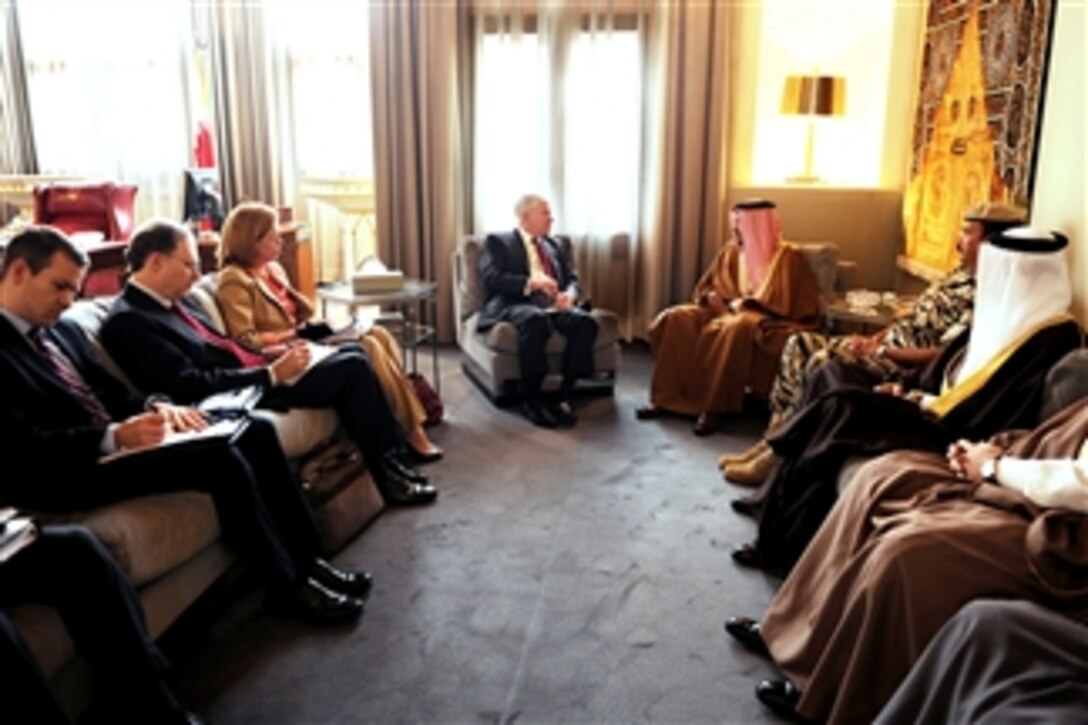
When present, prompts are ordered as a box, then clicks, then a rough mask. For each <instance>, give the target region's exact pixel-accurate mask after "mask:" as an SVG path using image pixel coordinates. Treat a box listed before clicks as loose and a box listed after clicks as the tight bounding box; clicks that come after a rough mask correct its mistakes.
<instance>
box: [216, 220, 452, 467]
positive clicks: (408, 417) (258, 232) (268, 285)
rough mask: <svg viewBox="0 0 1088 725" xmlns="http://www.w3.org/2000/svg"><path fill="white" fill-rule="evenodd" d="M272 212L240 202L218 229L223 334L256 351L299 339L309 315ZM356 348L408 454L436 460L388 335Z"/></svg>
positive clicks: (376, 331)
mask: <svg viewBox="0 0 1088 725" xmlns="http://www.w3.org/2000/svg"><path fill="white" fill-rule="evenodd" d="M276 223H277V214H276V210H275V209H273V208H272V207H270V206H268V205H267V204H260V203H256V202H245V203H242V204H239V205H238V206H237V207H235V208H234V210H233V211H231V213H230V215H229V216H228V217H227V220H226V222H225V223H224V225H223V241H222V246H221V248H220V253H221V255H222V270H221V271H220V273H219V285H218V293H217V295H218V298H219V306H220V308H221V309H222V312H223V320H224V322H225V324H226V327H227V332H228V334H230V335H231V337H234V338H235V339H237V340H238V341H239V342H241V343H242V344H244V345H246V346H248V347H250V348H253V349H254V350H261V351H262V352H268V351H270V350H272V351H274V350H275V349H276V348H277V347H282V346H285V345H288V344H290V343H291V342H292V341H294V340H297V339H299V326H300V324H301V323H303V322H307V321H309V320H310V318H311V317H312V316H313V313H314V305H313V302H311V301H310V300H308V299H306V297H305V296H303V295H302V294H301V293H300V292H299V291H298V290H296V289H295V288H294V287H292V286H291V283H290V281H289V280H288V279H287V273H286V272H285V271H284V269H283V267H282V266H280V263H279V262H278V261H277V260H278V259H279V256H280V251H281V250H282V248H283V242H282V241H281V240H280V235H279V232H278V230H277V228H276ZM359 344H360V345H362V347H363V349H364V350H366V353H367V356H368V357H369V358H370V364H371V365H372V366H373V368H374V373H375V375H377V377H378V381H379V382H380V383H381V386H382V390H383V391H384V392H385V397H386V399H387V400H388V401H389V405H390V407H392V409H393V413H394V414H395V415H396V417H397V420H398V421H400V424H401V425H402V426H403V427H404V431H405V435H406V439H407V441H408V446H409V448H410V449H411V453H412V454H413V456H414V457H415V458H416V460H417V461H419V462H424V463H425V462H429V461H436V460H438V459H439V458H441V457H442V449H440V448H439V447H438V446H436V445H435V444H434V443H432V442H431V441H430V440H429V439H428V438H427V434H426V432H424V430H423V421H424V420H425V419H426V413H425V412H424V410H423V405H422V404H421V403H420V402H419V398H418V397H417V396H416V393H415V388H414V387H413V386H412V382H411V381H410V380H409V379H408V377H407V375H405V373H404V366H403V363H402V360H401V354H400V350H399V348H398V346H397V343H396V340H395V339H394V338H393V335H392V334H391V333H390V332H389V331H388V330H386V329H385V328H382V327H379V326H374V327H372V328H371V329H370V330H368V331H367V332H366V334H364V335H361V336H360V339H359Z"/></svg>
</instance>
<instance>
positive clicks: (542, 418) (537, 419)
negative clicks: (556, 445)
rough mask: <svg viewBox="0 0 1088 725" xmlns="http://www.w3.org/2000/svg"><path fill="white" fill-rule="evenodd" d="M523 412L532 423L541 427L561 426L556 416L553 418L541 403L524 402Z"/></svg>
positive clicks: (522, 405)
mask: <svg viewBox="0 0 1088 725" xmlns="http://www.w3.org/2000/svg"><path fill="white" fill-rule="evenodd" d="M521 414H522V415H524V416H525V417H526V419H528V421H529V422H530V423H532V424H533V425H535V426H539V427H541V428H557V427H558V426H559V424H558V423H557V422H556V420H555V418H553V417H552V416H551V414H550V413H549V412H548V411H547V410H545V409H544V408H541V407H540V406H539V405H532V404H531V403H522V404H521Z"/></svg>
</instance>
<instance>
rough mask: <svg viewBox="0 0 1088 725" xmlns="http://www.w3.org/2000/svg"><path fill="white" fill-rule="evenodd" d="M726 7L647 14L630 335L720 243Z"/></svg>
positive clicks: (678, 297)
mask: <svg viewBox="0 0 1088 725" xmlns="http://www.w3.org/2000/svg"><path fill="white" fill-rule="evenodd" d="M731 5H732V3H724V2H668V1H664V2H660V3H658V4H657V5H656V7H655V11H654V14H653V17H652V19H651V29H650V33H649V34H648V37H647V42H648V46H647V55H648V58H649V60H650V64H651V68H650V74H649V79H648V81H649V82H648V83H647V88H646V93H647V97H646V107H647V108H648V109H650V111H649V112H650V113H651V114H652V116H653V120H652V122H651V123H650V124H649V126H648V131H647V136H646V143H645V151H644V153H645V154H646V165H645V168H644V172H643V175H642V183H643V195H644V198H645V200H646V202H647V203H646V204H645V206H644V207H643V209H644V214H643V217H642V219H641V223H640V229H639V236H638V238H637V239H636V240H635V243H634V249H633V250H632V252H633V253H632V257H633V274H634V284H631V285H630V286H629V287H628V299H627V304H628V307H627V311H628V315H627V319H628V322H629V324H630V325H631V329H632V330H633V331H634V333H635V334H636V335H643V334H645V331H646V329H647V327H648V326H649V324H650V322H651V321H652V320H653V318H654V316H655V315H656V314H657V312H658V311H660V310H661V309H662V308H664V307H666V306H668V305H671V304H675V303H677V302H679V301H682V300H685V299H687V298H688V297H689V295H690V294H691V290H692V288H693V287H694V285H695V282H696V280H697V279H698V277H699V275H700V274H701V272H702V270H703V268H704V267H705V266H706V265H707V264H708V263H709V262H710V259H711V258H712V257H713V256H714V254H715V253H716V252H717V251H718V249H719V248H720V246H721V244H722V242H723V241H724V240H723V235H724V233H725V230H726V228H727V224H726V221H727V216H726V215H725V213H724V209H723V205H724V200H725V196H726V189H727V184H728V179H727V177H726V144H725V139H726V138H727V136H726V134H727V131H728V129H727V121H728V118H729V115H728V112H727V110H728V103H729V46H728V35H729V17H730V14H731V13H732V9H731Z"/></svg>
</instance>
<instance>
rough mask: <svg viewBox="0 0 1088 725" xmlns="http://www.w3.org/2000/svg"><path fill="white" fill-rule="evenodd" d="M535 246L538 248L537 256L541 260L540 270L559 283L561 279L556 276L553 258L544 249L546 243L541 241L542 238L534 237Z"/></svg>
mask: <svg viewBox="0 0 1088 725" xmlns="http://www.w3.org/2000/svg"><path fill="white" fill-rule="evenodd" d="M533 244H534V245H535V246H536V256H537V257H539V258H540V268H541V269H542V270H544V274H546V275H548V276H549V277H551V278H552V279H554V280H556V281H557V282H558V281H559V278H558V277H556V276H555V265H553V264H552V256H551V255H550V254H548V250H547V249H545V248H544V243H543V242H541V241H540V237H533Z"/></svg>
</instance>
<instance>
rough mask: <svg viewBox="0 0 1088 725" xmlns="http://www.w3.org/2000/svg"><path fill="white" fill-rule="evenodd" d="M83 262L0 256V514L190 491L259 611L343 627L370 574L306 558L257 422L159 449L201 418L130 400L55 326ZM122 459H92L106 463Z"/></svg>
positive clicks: (81, 343) (285, 473)
mask: <svg viewBox="0 0 1088 725" xmlns="http://www.w3.org/2000/svg"><path fill="white" fill-rule="evenodd" d="M86 267H87V259H86V257H85V256H84V255H83V253H82V252H81V251H80V250H79V249H77V248H76V247H75V246H74V245H73V244H72V242H71V241H69V239H68V238H67V237H65V236H64V235H63V234H62V233H61V232H59V231H57V230H56V229H52V228H51V227H31V228H30V229H28V230H27V231H25V232H23V233H21V234H19V235H18V236H16V237H15V238H14V239H13V240H12V241H11V243H10V244H9V245H8V248H7V252H6V254H5V259H4V266H3V271H2V272H0V391H3V394H2V396H0V440H3V441H4V446H5V453H6V459H7V460H6V464H7V469H6V470H5V472H4V476H3V477H2V478H0V497H2V498H3V499H4V500H5V502H6V503H9V504H12V505H15V506H19V507H22V508H26V509H30V510H35V511H41V512H51V513H70V512H74V511H85V510H88V509H92V508H97V507H100V506H105V505H107V504H110V503H114V502H117V501H120V500H123V499H128V498H133V497H136V496H145V495H149V494H154V493H165V492H169V491H180V490H199V491H205V492H207V493H209V494H210V495H211V496H212V498H213V499H214V502H215V506H216V511H217V512H218V514H219V520H220V524H221V525H222V528H223V534H224V536H225V537H226V538H227V539H228V540H229V541H231V542H232V543H233V544H234V545H235V546H237V547H238V548H239V549H240V550H241V551H242V552H243V554H244V555H246V556H247V557H248V558H249V559H250V560H251V561H252V562H254V563H255V564H257V565H258V566H260V567H261V568H262V569H263V571H264V573H265V579H266V581H267V582H268V585H269V588H270V590H271V594H272V598H271V600H270V604H272V605H273V606H274V607H276V608H278V609H280V610H281V611H284V612H285V613H288V614H291V615H292V616H295V617H298V618H300V619H303V620H306V621H309V622H313V623H315V624H329V623H340V622H346V621H351V620H355V619H357V618H358V617H359V616H360V615H361V614H362V611H363V602H362V598H364V597H365V596H366V594H367V593H368V592H369V590H370V575H369V574H366V573H362V572H359V573H354V572H342V571H340V570H338V569H335V568H334V567H333V566H332V565H331V564H329V563H328V562H326V561H324V560H323V559H321V558H319V557H318V555H317V553H318V551H319V550H320V538H319V534H318V531H317V527H316V526H315V524H314V522H313V519H312V517H311V516H310V512H309V509H308V508H307V506H306V502H305V500H304V499H303V498H302V494H301V492H300V490H299V487H298V485H297V484H296V483H295V481H294V477H293V476H292V475H291V471H290V469H289V468H288V465H287V460H286V458H285V457H284V455H283V450H282V448H280V445H279V441H278V439H277V438H276V434H275V430H274V428H273V427H272V425H271V424H270V423H268V422H267V421H262V420H257V419H253V420H250V421H248V422H247V423H246V424H244V425H243V426H242V429H241V431H240V433H239V434H236V435H234V436H229V437H228V436H216V437H207V438H204V439H201V440H192V441H188V442H180V443H173V444H169V445H160V444H161V443H162V441H163V439H164V437H165V435H166V433H167V432H168V430H174V431H195V430H199V429H201V428H204V427H206V425H207V423H206V421H205V420H204V417H203V414H202V413H200V412H199V411H197V410H195V409H193V408H184V407H181V406H177V405H173V404H171V403H169V402H166V401H165V400H164V399H163V398H162V397H161V396H155V395H152V396H150V397H146V398H145V397H143V396H141V395H134V394H130V393H129V391H128V390H127V389H126V388H125V386H124V385H122V384H121V383H120V382H119V381H118V380H117V379H116V378H114V377H113V376H112V375H110V374H109V373H108V372H107V371H106V370H105V369H104V368H103V367H102V366H101V365H100V364H99V362H98V360H97V358H96V356H95V352H94V350H93V348H92V347H91V345H90V343H89V341H88V340H87V337H86V335H85V334H84V332H83V330H82V329H81V328H80V327H79V326H78V325H76V324H75V323H74V322H72V321H70V320H61V319H60V315H61V313H62V312H64V310H66V309H67V308H68V307H69V306H70V305H71V304H72V301H73V299H74V298H75V295H76V292H77V291H78V290H79V288H80V285H81V284H82V282H83V275H84V272H85V270H86ZM118 452H120V453H125V452H129V453H131V454H130V455H125V456H120V457H114V458H112V459H109V460H106V461H104V460H103V457H104V456H107V455H109V454H113V453H118Z"/></svg>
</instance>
